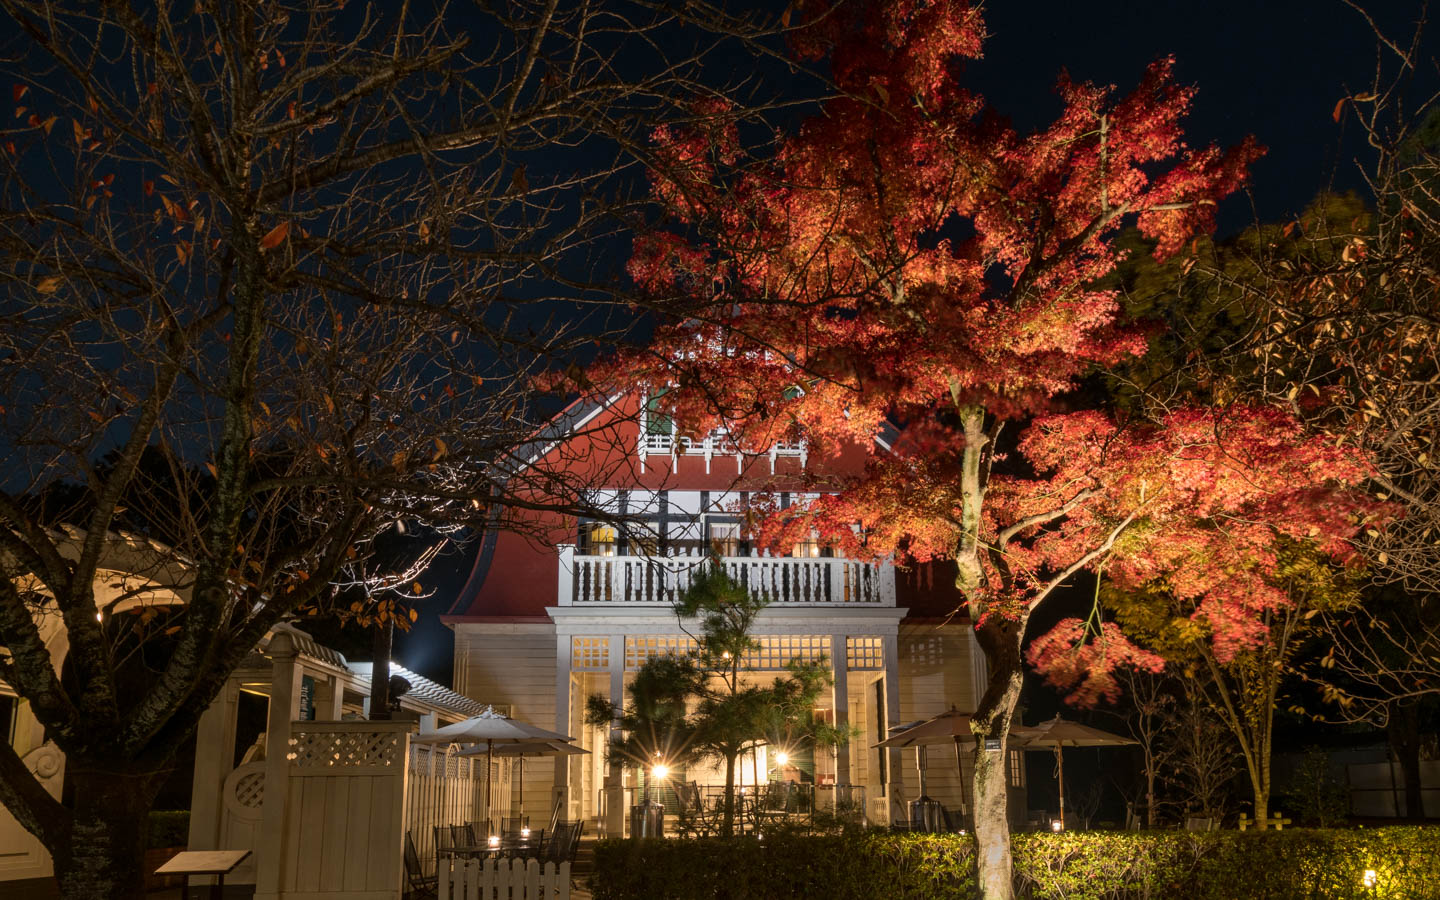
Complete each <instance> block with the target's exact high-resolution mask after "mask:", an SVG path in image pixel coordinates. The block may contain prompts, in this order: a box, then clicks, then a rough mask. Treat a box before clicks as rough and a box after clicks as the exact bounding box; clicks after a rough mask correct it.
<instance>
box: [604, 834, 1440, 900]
mask: <svg viewBox="0 0 1440 900" xmlns="http://www.w3.org/2000/svg"><path fill="white" fill-rule="evenodd" d="M1013 847H1014V853H1015V884H1016V892H1017V895H1018V896H1020V897H1024V898H1029V900H1060V898H1064V900H1151V898H1155V900H1158V898H1181V900H1192V898H1193V900H1352V898H1353V900H1362V898H1364V900H1379V898H1386V900H1425V898H1440V829H1436V828H1377V829H1355V830H1343V831H1342V830H1308V829H1293V830H1288V831H1282V832H1274V831H1268V832H1246V833H1243V834H1242V833H1240V832H1234V831H1231V832H1212V833H1186V832H1148V833H1137V832H1083V833H1082V832H1071V833H1068V834H1058V835H1057V834H1017V835H1015V836H1014V844H1013ZM974 855H975V845H974V840H973V839H972V838H969V837H965V836H960V835H910V834H885V833H879V832H871V833H867V834H860V835H818V836H814V835H796V834H774V835H770V836H768V837H766V838H765V839H763V840H757V839H754V838H750V837H744V838H731V839H728V840H722V839H718V838H714V839H708V838H707V839H701V840H669V841H667V840H644V841H617V840H609V841H601V842H600V843H599V844H598V845H597V846H596V850H595V870H594V874H593V875H592V876H591V882H590V886H591V889H592V890H593V891H594V896H595V900H640V898H644V900H700V898H704V900H790V898H796V897H825V898H826V900H870V898H874V897H886V898H900V900H930V898H934V900H961V898H963V900H970V898H973V897H974V896H975V871H974ZM1366 870H1374V871H1375V873H1376V883H1375V884H1374V886H1373V887H1367V886H1366V885H1365V884H1364V873H1365V872H1366Z"/></svg>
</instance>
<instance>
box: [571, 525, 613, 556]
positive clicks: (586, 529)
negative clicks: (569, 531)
mask: <svg viewBox="0 0 1440 900" xmlns="http://www.w3.org/2000/svg"><path fill="white" fill-rule="evenodd" d="M615 546H616V543H615V528H614V526H612V525H601V524H599V523H594V522H592V523H588V524H585V525H581V526H580V547H579V550H580V555H581V556H614V555H615Z"/></svg>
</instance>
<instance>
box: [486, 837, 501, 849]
mask: <svg viewBox="0 0 1440 900" xmlns="http://www.w3.org/2000/svg"><path fill="white" fill-rule="evenodd" d="M488 843H489V844H490V848H491V849H492V850H493V849H494V848H496V847H498V846H500V835H498V834H492V835H490V840H489V842H488Z"/></svg>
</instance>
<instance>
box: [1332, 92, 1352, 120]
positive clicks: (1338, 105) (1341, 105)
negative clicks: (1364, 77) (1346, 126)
mask: <svg viewBox="0 0 1440 900" xmlns="http://www.w3.org/2000/svg"><path fill="white" fill-rule="evenodd" d="M1349 99H1350V98H1349V97H1341V98H1340V99H1339V100H1336V101H1335V109H1334V111H1332V112H1331V113H1330V118H1331V119H1333V120H1335V122H1337V123H1338V122H1339V121H1340V116H1341V114H1343V113H1344V112H1345V101H1347V100H1349Z"/></svg>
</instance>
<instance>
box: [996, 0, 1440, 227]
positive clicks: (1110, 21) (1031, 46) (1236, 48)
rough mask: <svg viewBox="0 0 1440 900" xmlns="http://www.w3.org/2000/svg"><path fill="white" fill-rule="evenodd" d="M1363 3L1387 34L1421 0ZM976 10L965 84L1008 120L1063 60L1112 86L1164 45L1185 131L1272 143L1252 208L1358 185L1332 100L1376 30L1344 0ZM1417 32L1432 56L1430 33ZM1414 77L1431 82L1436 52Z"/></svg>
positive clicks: (1370, 60)
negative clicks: (1185, 102) (1190, 87)
mask: <svg viewBox="0 0 1440 900" xmlns="http://www.w3.org/2000/svg"><path fill="white" fill-rule="evenodd" d="M1369 5H1370V7H1372V15H1373V16H1374V17H1375V19H1376V22H1377V24H1379V25H1380V26H1381V28H1382V29H1383V30H1385V31H1386V32H1387V35H1388V36H1390V37H1392V39H1397V40H1399V41H1401V42H1404V43H1408V41H1409V38H1410V36H1411V34H1412V33H1413V30H1414V29H1413V22H1414V20H1415V18H1416V17H1417V15H1418V13H1419V10H1420V5H1419V3H1415V2H1412V0H1370V2H1369ZM986 22H987V26H988V29H989V31H990V34H991V39H990V41H989V42H987V44H986V50H985V58H984V59H982V60H981V61H980V62H978V63H977V64H975V65H974V66H973V67H972V69H971V72H970V73H969V74H970V75H971V76H972V79H971V83H972V84H973V85H974V86H975V87H977V88H979V89H980V90H981V91H982V92H983V93H984V94H985V95H986V96H987V98H988V99H989V100H990V101H991V103H992V104H993V105H994V106H995V107H996V108H997V109H999V110H1001V111H1002V112H1005V113H1007V114H1008V115H1010V116H1011V117H1012V119H1013V120H1014V121H1015V122H1016V124H1017V125H1020V126H1022V127H1023V126H1034V125H1038V124H1040V123H1042V122H1044V121H1047V120H1048V119H1049V118H1050V117H1051V116H1053V115H1054V114H1055V112H1057V111H1058V108H1059V106H1058V101H1057V100H1056V99H1055V97H1054V94H1053V92H1052V90H1051V88H1052V87H1053V85H1054V82H1055V75H1056V73H1057V72H1058V71H1059V70H1060V69H1061V68H1062V67H1063V68H1066V69H1068V70H1069V71H1070V74H1071V76H1072V77H1074V78H1076V79H1084V80H1088V81H1093V82H1097V83H1101V84H1115V85H1117V86H1118V87H1119V88H1120V89H1121V90H1122V91H1123V90H1125V89H1127V88H1128V87H1129V86H1131V85H1133V84H1135V82H1136V81H1137V80H1138V78H1139V77H1140V74H1141V73H1142V72H1143V70H1144V68H1145V66H1146V65H1148V64H1149V63H1150V62H1151V61H1152V60H1154V59H1156V58H1158V57H1160V56H1163V55H1165V54H1174V55H1175V57H1176V60H1177V72H1178V74H1179V76H1180V78H1181V80H1182V81H1184V82H1186V83H1189V84H1194V85H1196V86H1197V87H1198V88H1199V96H1198V97H1197V98H1196V101H1195V106H1194V111H1193V114H1192V116H1191V118H1190V120H1189V124H1188V133H1189V135H1190V136H1191V143H1192V144H1194V145H1203V144H1206V143H1209V142H1211V141H1218V142H1219V143H1221V144H1223V145H1230V144H1234V143H1235V142H1237V141H1239V140H1240V139H1241V138H1243V137H1244V136H1245V135H1247V134H1253V135H1255V136H1256V137H1257V138H1258V139H1259V140H1260V142H1261V143H1263V144H1264V145H1266V146H1267V147H1268V148H1270V152H1269V154H1268V155H1267V156H1266V157H1265V159H1263V160H1261V161H1260V163H1259V164H1258V165H1256V166H1255V169H1254V182H1253V194H1254V197H1255V203H1256V209H1257V210H1258V214H1259V215H1260V217H1261V218H1262V219H1266V220H1276V219H1281V218H1284V217H1287V216H1289V215H1293V214H1294V213H1296V212H1297V211H1299V210H1300V209H1301V208H1303V207H1304V205H1305V204H1306V203H1307V202H1308V201H1309V200H1310V199H1311V198H1312V197H1314V195H1315V194H1316V193H1317V191H1318V190H1319V189H1320V188H1321V187H1322V186H1324V185H1326V184H1330V183H1333V184H1335V186H1337V187H1338V188H1340V189H1350V188H1353V189H1359V188H1361V187H1362V186H1363V182H1362V181H1361V179H1360V178H1359V176H1358V173H1357V172H1356V169H1355V165H1354V159H1355V157H1356V155H1357V154H1359V153H1363V152H1364V145H1363V143H1362V142H1361V141H1360V139H1359V133H1358V131H1357V129H1356V128H1355V127H1354V121H1353V119H1352V118H1350V117H1348V116H1347V117H1346V118H1345V119H1344V120H1342V122H1341V124H1339V125H1337V124H1336V123H1335V122H1334V121H1333V120H1332V119H1331V112H1332V110H1333V109H1334V107H1335V103H1336V101H1337V100H1339V99H1340V98H1342V97H1344V96H1346V95H1348V94H1351V93H1363V92H1364V91H1365V90H1367V89H1368V88H1369V85H1370V81H1371V78H1372V77H1373V75H1374V72H1375V62H1376V42H1375V39H1374V38H1373V36H1372V33H1371V31H1370V28H1369V26H1368V25H1367V24H1366V22H1365V20H1364V19H1363V18H1362V17H1361V16H1360V14H1359V13H1357V12H1356V11H1355V10H1353V9H1351V8H1350V7H1348V6H1346V5H1345V4H1344V3H1342V2H1341V0H1248V2H1242V0H1209V2H1205V0H1197V2H1190V3H1181V2H1176V0H1089V2H1086V0H1074V2H1057V0H1009V2H1005V0H1001V2H994V3H990V4H988V5H987V6H986ZM1432 37H1433V36H1432ZM1426 44H1427V45H1428V48H1429V51H1430V53H1431V55H1432V57H1433V55H1434V48H1435V47H1436V46H1437V45H1436V42H1435V41H1434V40H1427V41H1426ZM1385 62H1386V64H1387V66H1391V64H1392V60H1391V59H1387V60H1386V61H1385ZM1392 68H1393V66H1392ZM1422 80H1423V81H1425V82H1427V83H1429V84H1430V85H1431V86H1432V87H1433V86H1434V85H1435V83H1436V81H1437V79H1436V77H1435V69H1434V66H1433V63H1431V64H1429V65H1428V66H1427V70H1426V71H1425V72H1424V73H1423V76H1422ZM1332 180H1333V181H1332ZM1251 216H1252V213H1251V211H1250V210H1249V209H1247V208H1246V204H1245V201H1243V200H1239V201H1232V202H1231V204H1230V207H1229V209H1227V210H1225V215H1224V217H1223V219H1222V227H1223V228H1224V229H1226V230H1233V229H1235V228H1238V227H1243V226H1244V225H1245V224H1248V222H1249V221H1250V219H1251Z"/></svg>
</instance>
